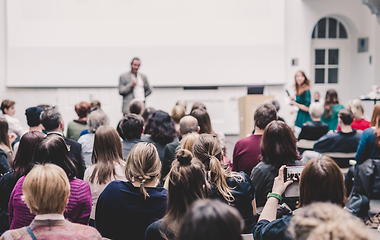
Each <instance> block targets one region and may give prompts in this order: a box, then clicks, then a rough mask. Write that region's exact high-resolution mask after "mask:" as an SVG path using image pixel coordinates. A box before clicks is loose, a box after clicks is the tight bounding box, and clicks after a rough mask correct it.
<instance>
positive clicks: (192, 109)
mask: <svg viewBox="0 0 380 240" xmlns="http://www.w3.org/2000/svg"><path fill="white" fill-rule="evenodd" d="M195 109H204V110H206V111H207V109H206V105H204V104H203V103H201V102H195V103H194V104H193V106H192V107H191V111H190V112H192V111H194V110H195Z"/></svg>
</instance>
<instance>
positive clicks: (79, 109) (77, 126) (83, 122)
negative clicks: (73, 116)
mask: <svg viewBox="0 0 380 240" xmlns="http://www.w3.org/2000/svg"><path fill="white" fill-rule="evenodd" d="M90 109H91V104H90V103H88V102H80V103H78V104H76V105H75V112H76V113H77V115H78V117H79V119H77V120H73V121H72V122H69V125H68V126H67V138H70V139H72V140H74V141H78V139H79V136H80V133H81V132H82V131H83V130H85V129H87V128H88V127H87V114H88V113H89V112H90Z"/></svg>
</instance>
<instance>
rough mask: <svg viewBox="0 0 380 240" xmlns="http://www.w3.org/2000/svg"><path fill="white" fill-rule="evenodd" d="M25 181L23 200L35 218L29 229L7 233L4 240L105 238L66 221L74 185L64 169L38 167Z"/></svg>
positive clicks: (48, 166) (84, 227) (51, 165)
mask: <svg viewBox="0 0 380 240" xmlns="http://www.w3.org/2000/svg"><path fill="white" fill-rule="evenodd" d="M23 182H24V183H23V185H22V195H23V197H24V198H23V199H24V201H25V203H26V205H27V206H28V207H27V209H28V210H29V209H30V212H31V214H33V215H34V214H35V215H36V216H35V217H34V220H33V221H32V222H31V223H30V224H29V226H25V227H22V228H20V229H15V230H10V231H7V232H5V233H4V234H3V235H2V236H1V239H30V238H32V239H91V240H92V239H99V240H101V239H102V237H101V236H100V234H99V233H98V232H97V231H96V229H94V228H92V227H89V226H85V225H82V224H75V223H71V222H69V221H67V220H65V216H64V212H65V209H66V207H67V208H68V207H69V205H68V204H67V203H68V201H70V200H69V196H70V194H72V191H71V187H72V186H70V183H69V179H68V177H67V175H66V173H65V171H63V169H62V168H60V167H58V166H56V165H54V164H49V163H47V164H45V165H37V166H35V167H34V168H33V169H32V170H31V171H30V172H29V173H28V175H27V176H26V177H25V179H24V181H23Z"/></svg>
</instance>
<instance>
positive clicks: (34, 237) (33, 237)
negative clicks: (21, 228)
mask: <svg viewBox="0 0 380 240" xmlns="http://www.w3.org/2000/svg"><path fill="white" fill-rule="evenodd" d="M26 230H28V233H29V234H30V236H31V237H32V239H33V240H37V238H36V236H35V235H34V233H33V231H32V229H31V228H30V227H29V226H27V227H26Z"/></svg>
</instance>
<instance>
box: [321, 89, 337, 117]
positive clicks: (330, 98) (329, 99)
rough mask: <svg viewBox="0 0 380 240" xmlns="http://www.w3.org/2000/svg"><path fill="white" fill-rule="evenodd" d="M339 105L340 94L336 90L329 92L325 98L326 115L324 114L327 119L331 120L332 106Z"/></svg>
mask: <svg viewBox="0 0 380 240" xmlns="http://www.w3.org/2000/svg"><path fill="white" fill-rule="evenodd" d="M337 104H339V99H338V93H337V92H336V91H335V90H334V89H330V90H328V91H327V92H326V97H325V106H324V107H325V113H324V114H323V117H324V118H325V119H327V120H330V119H331V114H332V106H334V105H337Z"/></svg>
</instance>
